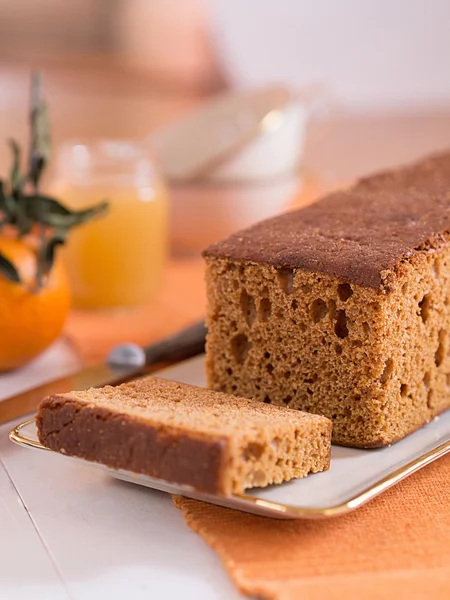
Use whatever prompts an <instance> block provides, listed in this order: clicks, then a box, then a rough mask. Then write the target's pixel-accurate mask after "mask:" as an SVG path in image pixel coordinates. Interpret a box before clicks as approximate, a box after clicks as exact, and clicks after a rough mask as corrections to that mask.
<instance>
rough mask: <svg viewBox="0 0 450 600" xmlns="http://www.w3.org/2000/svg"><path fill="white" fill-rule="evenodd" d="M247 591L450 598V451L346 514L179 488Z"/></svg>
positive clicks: (282, 595) (326, 598) (193, 518)
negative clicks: (271, 514) (213, 498)
mask: <svg viewBox="0 0 450 600" xmlns="http://www.w3.org/2000/svg"><path fill="white" fill-rule="evenodd" d="M175 503H176V505H177V506H178V507H179V508H181V510H182V511H183V513H184V516H185V518H186V522H187V523H188V525H189V526H190V527H192V529H194V531H197V532H198V533H199V534H200V535H201V536H202V537H203V538H204V539H205V541H206V542H207V543H208V544H209V545H210V546H212V548H214V549H215V550H216V551H217V553H218V554H219V556H220V558H221V560H222V562H223V564H224V566H225V568H226V569H227V571H228V573H229V574H230V576H231V578H232V579H233V581H234V582H235V584H236V585H237V586H238V588H239V589H240V590H242V591H243V592H244V593H246V594H249V595H253V596H258V597H261V598H267V599H270V600H297V599H298V600H386V599H389V598H395V599H396V600H403V599H407V600H419V599H420V600H423V599H425V598H428V599H433V600H449V599H450V456H449V455H447V456H445V457H443V458H441V459H440V460H438V461H437V462H435V463H432V464H431V465H429V466H428V467H425V468H424V469H422V470H421V471H419V472H418V473H416V474H415V475H412V476H411V477H409V478H408V479H406V480H405V481H403V482H401V483H399V484H398V485H397V486H395V487H393V488H391V489H390V490H388V491H387V492H385V493H384V494H382V495H381V496H379V497H378V498H376V499H375V500H373V501H372V502H370V503H369V504H367V505H365V506H363V507H362V508H360V509H359V510H357V511H356V512H354V513H352V514H350V515H347V516H345V517H335V518H332V519H328V520H324V521H312V520H311V521H306V520H299V521H279V520H274V519H268V518H264V517H256V516H254V515H248V514H245V513H240V512H238V511H234V510H230V509H227V508H220V507H218V506H214V505H211V504H205V503H203V502H198V501H196V500H190V499H188V498H180V497H176V498H175Z"/></svg>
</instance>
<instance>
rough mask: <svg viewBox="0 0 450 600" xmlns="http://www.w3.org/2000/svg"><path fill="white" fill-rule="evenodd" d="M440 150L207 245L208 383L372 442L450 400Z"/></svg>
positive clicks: (449, 193) (445, 201) (449, 221)
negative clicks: (320, 420) (321, 420)
mask: <svg viewBox="0 0 450 600" xmlns="http://www.w3.org/2000/svg"><path fill="white" fill-rule="evenodd" d="M449 232H450V152H447V153H444V154H441V155H436V156H432V157H430V158H427V159H425V160H423V161H421V162H418V163H416V164H413V165H411V166H406V167H403V168H399V169H396V170H391V171H387V172H384V173H381V174H377V175H375V176H372V177H369V178H366V179H363V180H361V181H359V182H358V183H356V185H354V186H353V187H352V188H350V189H349V190H346V191H342V192H338V193H334V194H331V195H329V196H327V197H326V198H324V199H323V200H321V201H319V202H317V203H316V204H314V205H312V206H309V207H307V208H304V209H302V210H296V211H293V212H290V213H287V214H283V215H281V216H278V217H275V218H272V219H270V220H267V221H264V222H262V223H259V224H257V225H255V226H253V227H251V228H249V229H247V230H245V231H241V232H239V233H237V234H234V235H232V236H231V237H229V238H228V239H226V240H225V241H222V242H219V243H216V244H213V245H212V246H210V247H209V248H208V249H207V250H206V251H205V252H204V256H205V259H206V264H207V272H206V283H207V296H208V310H207V326H208V328H209V335H208V338H207V367H206V368H207V378H208V383H209V386H210V387H211V388H213V389H215V390H221V391H223V392H228V393H233V394H237V395H239V396H245V397H248V398H254V399H255V400H259V401H261V402H266V403H271V404H275V405H279V406H289V407H291V408H296V409H300V410H303V411H307V412H311V413H317V414H321V415H325V416H326V417H328V418H329V419H331V420H332V421H333V441H334V442H335V443H337V444H342V445H348V446H355V447H368V448H369V447H380V446H386V445H388V444H391V443H393V442H395V441H397V440H400V439H401V438H403V437H404V436H405V435H407V434H409V433H411V432H413V431H414V430H416V429H418V428H419V427H421V426H422V425H424V424H425V423H427V422H428V421H430V420H431V419H433V418H434V417H435V416H436V415H438V414H439V413H441V412H442V411H444V410H446V409H447V408H449V407H450V355H449V350H450V345H449V344H450V341H449V335H450V244H449V239H450V233H449Z"/></svg>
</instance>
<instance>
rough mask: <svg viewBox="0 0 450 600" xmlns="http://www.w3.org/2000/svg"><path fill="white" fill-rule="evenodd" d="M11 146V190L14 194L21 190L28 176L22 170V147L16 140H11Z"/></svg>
mask: <svg viewBox="0 0 450 600" xmlns="http://www.w3.org/2000/svg"><path fill="white" fill-rule="evenodd" d="M9 146H10V148H11V151H12V155H13V161H12V166H11V171H10V174H9V179H10V183H11V190H12V193H13V194H17V193H19V192H20V191H21V189H22V186H23V184H24V183H25V180H26V178H25V177H24V175H22V173H21V172H20V159H21V155H22V151H21V149H20V146H19V144H18V143H17V142H16V141H15V140H12V139H11V140H9Z"/></svg>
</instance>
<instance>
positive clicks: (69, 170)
mask: <svg viewBox="0 0 450 600" xmlns="http://www.w3.org/2000/svg"><path fill="white" fill-rule="evenodd" d="M57 164H58V171H57V173H56V177H55V183H54V191H55V195H57V197H58V198H60V199H61V201H62V202H63V203H65V204H66V205H67V206H69V207H70V208H72V209H77V210H78V209H83V208H86V207H88V206H91V205H94V204H96V203H98V202H100V201H102V200H106V201H107V202H108V203H109V209H108V212H107V213H106V215H104V216H102V217H99V218H98V219H94V220H93V221H92V222H89V223H86V224H85V225H82V226H81V227H79V228H76V229H74V230H73V231H72V232H71V234H70V237H69V240H68V243H67V245H66V247H65V248H64V251H63V254H64V259H65V262H66V266H67V271H68V274H69V279H70V283H71V288H72V295H73V304H74V306H76V307H80V308H100V307H112V306H133V305H139V304H142V303H145V302H147V301H148V300H150V299H151V298H152V296H153V294H154V292H155V291H156V289H157V288H158V286H159V284H160V282H161V277H162V272H163V266H164V261H165V257H166V248H167V213H168V210H167V209H168V200H167V193H166V189H165V187H164V184H163V183H162V181H161V179H160V176H159V174H158V173H157V171H156V169H155V166H154V164H153V162H152V160H151V157H150V156H149V151H148V148H147V147H146V146H145V145H140V144H137V143H134V142H123V141H101V142H96V143H92V144H85V143H74V144H70V145H66V146H64V147H63V148H62V149H61V151H60V153H59V160H58V163H57Z"/></svg>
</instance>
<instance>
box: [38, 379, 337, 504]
mask: <svg viewBox="0 0 450 600" xmlns="http://www.w3.org/2000/svg"><path fill="white" fill-rule="evenodd" d="M36 422H37V427H38V436H39V440H40V441H41V443H42V444H44V445H45V446H46V447H47V448H50V449H51V450H55V451H57V452H62V453H63V454H67V455H71V456H78V457H80V458H84V459H86V460H90V461H96V462H99V463H102V464H105V465H107V466H109V467H113V468H115V469H125V470H127V471H132V472H134V473H143V474H145V475H149V476H150V477H155V478H158V479H164V480H166V481H169V482H173V483H178V484H183V485H189V486H192V487H193V488H195V489H197V490H199V491H203V492H208V493H211V494H214V493H218V494H224V495H229V494H232V493H241V492H243V491H244V489H245V488H249V487H254V486H266V485H269V484H272V483H281V482H283V481H288V480H290V479H292V478H296V477H304V476H305V475H307V474H308V473H310V472H314V473H316V472H318V471H323V470H325V469H328V467H329V464H330V448H331V427H332V425H331V422H330V421H329V420H328V419H325V418H323V417H318V416H316V415H309V414H306V413H300V412H297V411H293V410H288V409H286V408H284V409H280V408H279V407H275V406H266V405H260V404H257V403H255V402H252V401H250V400H247V399H245V398H237V397H235V396H228V395H226V394H223V393H220V392H215V391H213V390H206V389H204V388H199V387H195V386H191V385H186V384H183V383H177V382H174V381H169V380H166V379H158V378H156V377H147V378H144V379H139V380H136V381H133V382H131V383H126V384H123V385H120V386H118V387H111V386H107V387H104V388H100V389H90V390H88V391H85V392H70V393H68V394H60V395H57V396H49V397H48V398H45V399H44V400H43V401H42V403H41V404H40V406H39V410H38V415H37V420H36Z"/></svg>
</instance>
